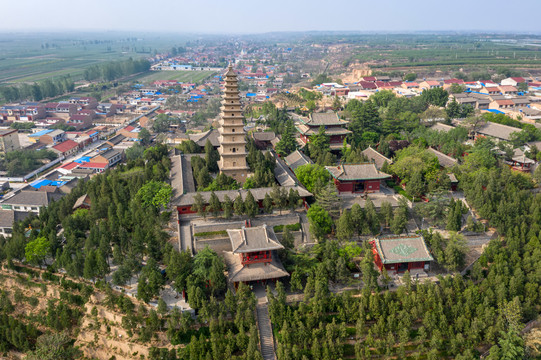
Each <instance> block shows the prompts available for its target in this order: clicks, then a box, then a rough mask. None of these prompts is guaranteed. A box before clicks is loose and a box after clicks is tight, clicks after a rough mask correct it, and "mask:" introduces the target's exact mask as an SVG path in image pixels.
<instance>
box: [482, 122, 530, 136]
mask: <svg viewBox="0 0 541 360" xmlns="http://www.w3.org/2000/svg"><path fill="white" fill-rule="evenodd" d="M520 131H521V129H519V128H516V127H512V126H507V125H502V124H497V123H493V122H487V123H486V124H485V125H483V126H482V127H481V128H480V129H479V130H478V131H477V132H478V133H479V134H482V135H487V136H492V137H495V138H498V139H503V140H510V139H511V134H512V133H514V132H520Z"/></svg>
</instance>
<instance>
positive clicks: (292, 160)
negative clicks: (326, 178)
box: [284, 150, 314, 171]
mask: <svg viewBox="0 0 541 360" xmlns="http://www.w3.org/2000/svg"><path fill="white" fill-rule="evenodd" d="M284 160H285V162H286V164H287V165H289V167H290V168H291V170H293V171H295V169H297V168H298V167H299V166H302V165H306V164H313V163H314V162H313V161H312V159H310V158H309V157H308V156H306V155H304V153H302V152H301V151H299V150H295V151H293V152H292V153H291V154H289V155H288V156H286V157H285V158H284Z"/></svg>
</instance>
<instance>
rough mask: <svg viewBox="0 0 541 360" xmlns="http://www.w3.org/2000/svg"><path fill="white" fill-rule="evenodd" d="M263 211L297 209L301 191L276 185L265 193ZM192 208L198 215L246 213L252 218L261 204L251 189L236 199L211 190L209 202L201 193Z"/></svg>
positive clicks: (230, 215)
mask: <svg viewBox="0 0 541 360" xmlns="http://www.w3.org/2000/svg"><path fill="white" fill-rule="evenodd" d="M262 203H263V211H264V212H265V213H271V212H272V211H273V209H279V210H280V211H282V210H284V209H287V208H289V209H296V208H298V207H299V206H300V203H301V198H300V196H299V192H298V191H297V190H294V189H289V192H288V191H287V190H286V189H285V188H282V187H278V186H276V185H275V186H274V187H273V189H272V191H271V192H270V195H269V193H267V194H265V198H264V199H263V201H262ZM192 210H193V211H196V212H197V214H198V215H200V216H203V217H206V216H207V214H208V213H211V214H212V215H213V216H214V217H217V216H219V215H220V213H221V214H222V216H223V217H224V218H225V219H229V218H231V217H232V216H233V215H237V216H241V215H246V216H248V217H250V218H253V217H255V216H256V215H257V214H259V211H260V210H259V204H258V202H257V201H256V200H255V198H254V196H253V194H252V192H251V191H248V193H247V194H246V197H245V199H244V200H243V199H242V196H241V195H240V194H239V195H238V196H237V197H236V198H235V199H234V200H233V199H231V198H230V197H229V196H228V195H224V198H223V200H222V201H220V199H219V198H218V196H217V195H216V194H215V193H214V191H212V192H211V194H210V197H209V201H208V204H206V202H205V200H204V199H203V196H202V195H201V194H196V195H195V196H194V203H193V205H192Z"/></svg>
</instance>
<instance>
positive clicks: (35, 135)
mask: <svg viewBox="0 0 541 360" xmlns="http://www.w3.org/2000/svg"><path fill="white" fill-rule="evenodd" d="M50 132H52V130H49V129H45V130H41V131H38V132H37V133H33V134H32V135H28V136H30V137H40V136H42V135H45V134H48V133H50Z"/></svg>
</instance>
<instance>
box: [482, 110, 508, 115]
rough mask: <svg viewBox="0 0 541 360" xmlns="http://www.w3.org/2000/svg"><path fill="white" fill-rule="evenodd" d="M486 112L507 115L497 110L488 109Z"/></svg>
mask: <svg viewBox="0 0 541 360" xmlns="http://www.w3.org/2000/svg"><path fill="white" fill-rule="evenodd" d="M486 111H490V112H491V113H494V114H505V113H504V112H503V111H500V110H496V109H486Z"/></svg>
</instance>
